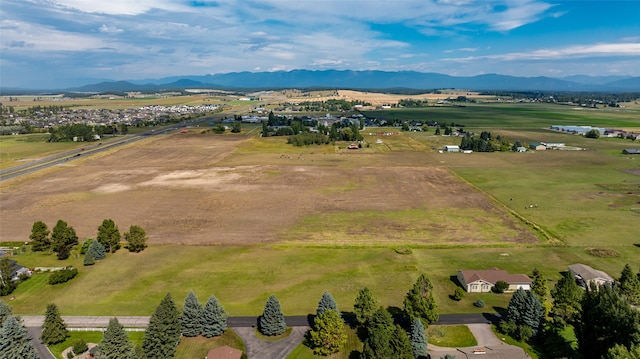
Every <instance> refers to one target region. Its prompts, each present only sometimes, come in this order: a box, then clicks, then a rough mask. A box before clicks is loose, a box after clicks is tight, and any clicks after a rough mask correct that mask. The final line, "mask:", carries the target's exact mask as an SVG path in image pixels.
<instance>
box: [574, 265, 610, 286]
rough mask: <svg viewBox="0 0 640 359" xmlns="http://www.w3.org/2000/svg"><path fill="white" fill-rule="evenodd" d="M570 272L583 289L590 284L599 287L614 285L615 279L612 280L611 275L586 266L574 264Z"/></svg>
mask: <svg viewBox="0 0 640 359" xmlns="http://www.w3.org/2000/svg"><path fill="white" fill-rule="evenodd" d="M569 272H570V273H571V275H573V277H574V278H575V279H576V282H578V284H579V285H580V286H582V287H583V288H586V287H587V286H588V285H589V284H590V283H595V284H597V285H604V284H608V285H611V284H613V278H611V276H610V275H608V274H607V273H605V272H603V271H600V270H597V269H593V268H591V267H589V266H588V265H586V264H581V263H576V264H572V265H570V266H569Z"/></svg>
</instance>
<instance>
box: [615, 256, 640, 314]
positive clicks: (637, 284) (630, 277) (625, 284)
mask: <svg viewBox="0 0 640 359" xmlns="http://www.w3.org/2000/svg"><path fill="white" fill-rule="evenodd" d="M616 284H617V285H616V289H617V290H618V291H619V292H620V294H622V295H624V296H625V297H626V298H627V300H628V301H629V302H630V303H631V304H635V305H640V279H638V276H637V275H636V274H634V273H633V271H632V270H631V266H630V265H629V264H627V265H625V266H624V269H622V273H620V279H618V283H616Z"/></svg>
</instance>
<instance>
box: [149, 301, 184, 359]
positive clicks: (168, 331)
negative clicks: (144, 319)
mask: <svg viewBox="0 0 640 359" xmlns="http://www.w3.org/2000/svg"><path fill="white" fill-rule="evenodd" d="M179 340H180V315H179V313H178V308H176V305H175V303H174V302H173V299H172V298H171V294H169V293H168V294H167V295H166V296H165V297H164V298H163V299H162V301H161V302H160V304H159V305H158V307H157V308H156V311H155V312H154V313H153V315H152V316H151V319H149V326H148V327H147V330H145V332H144V337H143V339H142V349H143V350H144V355H145V358H147V359H169V358H173V356H174V354H175V352H176V347H177V345H178V341H179Z"/></svg>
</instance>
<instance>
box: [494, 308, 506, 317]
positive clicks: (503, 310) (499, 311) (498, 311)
mask: <svg viewBox="0 0 640 359" xmlns="http://www.w3.org/2000/svg"><path fill="white" fill-rule="evenodd" d="M493 310H495V312H496V313H498V314H500V316H502V317H504V316H506V315H507V308H503V307H496V306H494V307H493Z"/></svg>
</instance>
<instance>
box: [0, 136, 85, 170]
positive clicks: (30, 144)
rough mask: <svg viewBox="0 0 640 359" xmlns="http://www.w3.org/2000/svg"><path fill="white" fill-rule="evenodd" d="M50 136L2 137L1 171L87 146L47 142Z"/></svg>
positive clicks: (0, 139)
mask: <svg viewBox="0 0 640 359" xmlns="http://www.w3.org/2000/svg"><path fill="white" fill-rule="evenodd" d="M48 137H49V135H48V134H40V133H35V134H29V135H18V136H0V169H5V168H9V167H14V166H19V165H21V164H23V163H27V162H30V161H34V160H36V159H39V158H42V157H45V156H50V155H54V154H56V153H60V152H65V151H69V150H73V149H79V148H82V147H84V146H87V144H86V143H78V142H55V143H52V142H46V139H47V138H48Z"/></svg>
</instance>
